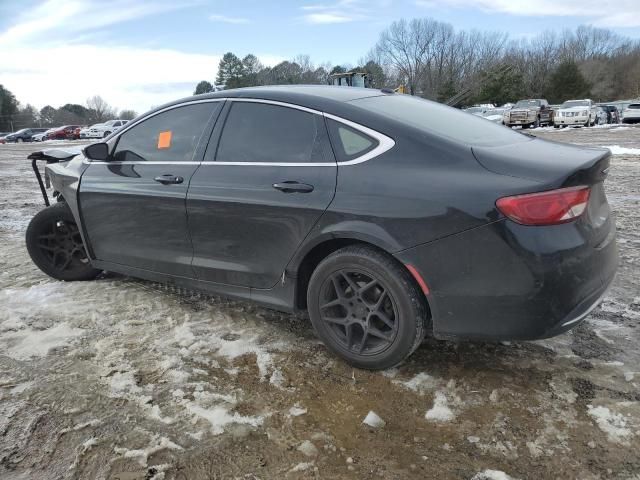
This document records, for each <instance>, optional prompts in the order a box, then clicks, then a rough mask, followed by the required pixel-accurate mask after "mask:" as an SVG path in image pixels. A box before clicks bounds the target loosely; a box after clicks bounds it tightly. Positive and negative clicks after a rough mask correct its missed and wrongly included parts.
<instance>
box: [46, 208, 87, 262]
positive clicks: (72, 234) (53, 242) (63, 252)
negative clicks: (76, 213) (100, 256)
mask: <svg viewBox="0 0 640 480" xmlns="http://www.w3.org/2000/svg"><path fill="white" fill-rule="evenodd" d="M37 244H38V248H39V249H40V251H41V252H42V254H43V256H44V257H45V258H46V259H47V261H48V262H49V264H50V265H51V266H52V267H53V268H54V269H56V270H58V271H65V270H70V269H73V268H77V267H79V266H84V265H86V264H88V263H89V259H88V257H87V253H86V251H85V249H84V244H83V243H82V237H81V236H80V231H79V230H78V226H77V225H76V224H75V223H73V222H65V221H62V220H54V221H52V222H50V223H49V224H48V225H47V226H46V228H45V229H43V233H41V234H40V235H38V238H37Z"/></svg>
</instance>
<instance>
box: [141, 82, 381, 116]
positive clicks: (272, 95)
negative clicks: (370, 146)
mask: <svg viewBox="0 0 640 480" xmlns="http://www.w3.org/2000/svg"><path fill="white" fill-rule="evenodd" d="M380 95H393V93H386V92H383V91H381V90H377V89H373V88H358V87H344V86H342V87H338V86H333V85H274V86H264V87H247V88H236V89H231V90H220V91H218V92H211V93H206V94H202V95H194V96H191V97H186V98H182V99H180V100H176V101H175V102H170V103H167V104H165V105H162V106H160V107H158V108H157V109H154V111H156V110H161V109H163V108H167V107H170V106H174V105H179V104H181V103H186V102H191V101H197V100H206V99H215V98H253V99H259V100H272V101H280V102H286V103H292V104H295V105H300V106H304V107H308V108H314V109H317V110H322V111H324V110H327V109H328V110H331V106H334V107H335V106H337V105H338V104H345V103H346V102H349V101H351V100H356V99H358V98H366V97H376V96H380Z"/></svg>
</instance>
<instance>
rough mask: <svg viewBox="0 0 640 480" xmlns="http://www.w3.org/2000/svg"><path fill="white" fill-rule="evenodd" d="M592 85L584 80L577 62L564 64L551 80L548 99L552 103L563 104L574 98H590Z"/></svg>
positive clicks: (557, 69) (559, 66)
mask: <svg viewBox="0 0 640 480" xmlns="http://www.w3.org/2000/svg"><path fill="white" fill-rule="evenodd" d="M590 90H591V85H589V83H588V82H587V80H586V79H585V78H584V76H583V75H582V73H581V72H580V69H579V68H578V65H577V64H576V63H575V62H563V63H561V64H560V65H558V68H556V70H555V71H554V72H553V74H552V75H551V78H550V80H549V89H548V91H547V99H548V100H549V101H550V102H551V103H562V102H564V101H565V100H570V99H572V98H586V97H589V95H590Z"/></svg>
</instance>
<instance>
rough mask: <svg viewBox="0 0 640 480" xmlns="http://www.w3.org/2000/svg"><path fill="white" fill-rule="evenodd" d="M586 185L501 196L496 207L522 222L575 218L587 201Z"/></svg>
mask: <svg viewBox="0 0 640 480" xmlns="http://www.w3.org/2000/svg"><path fill="white" fill-rule="evenodd" d="M589 193H590V188H589V187H585V186H582V187H569V188H560V189H558V190H550V191H547V192H538V193H527V194H524V195H514V196H512V197H503V198H500V199H498V201H496V207H498V210H500V211H501V212H502V213H503V214H504V215H505V216H506V217H507V218H510V219H511V220H513V221H514V222H517V223H519V224H521V225H556V224H559V223H567V222H571V221H572V220H575V219H576V218H578V217H579V216H580V215H582V214H583V213H584V211H585V210H586V208H587V203H588V202H589Z"/></svg>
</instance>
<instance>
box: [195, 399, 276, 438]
mask: <svg viewBox="0 0 640 480" xmlns="http://www.w3.org/2000/svg"><path fill="white" fill-rule="evenodd" d="M186 407H187V410H188V411H189V412H190V413H192V414H193V415H195V416H196V417H200V418H202V419H204V420H206V421H207V422H209V423H210V424H211V433H212V434H213V435H220V434H221V433H223V432H224V429H225V427H226V426H227V425H230V424H233V423H236V424H243V425H250V426H252V427H259V426H260V425H262V422H263V421H264V417H249V416H243V415H240V414H238V413H233V414H231V413H229V409H227V408H225V407H223V406H221V405H216V406H215V407H212V408H210V409H207V408H204V407H201V406H199V405H196V404H195V403H193V402H187V404H186Z"/></svg>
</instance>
